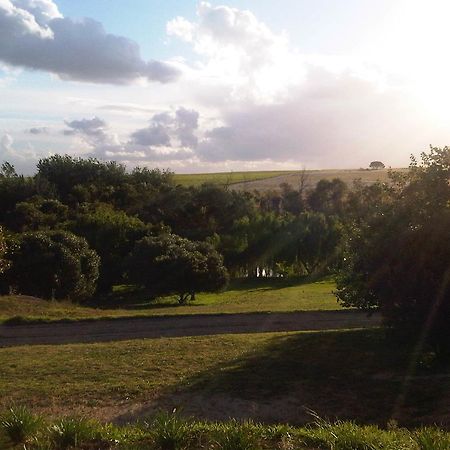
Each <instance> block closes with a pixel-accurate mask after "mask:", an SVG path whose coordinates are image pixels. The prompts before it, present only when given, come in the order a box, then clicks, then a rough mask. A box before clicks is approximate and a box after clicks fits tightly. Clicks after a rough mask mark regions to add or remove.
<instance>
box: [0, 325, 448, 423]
mask: <svg viewBox="0 0 450 450" xmlns="http://www.w3.org/2000/svg"><path fill="white" fill-rule="evenodd" d="M411 348H412V347H410V346H406V345H399V344H398V343H397V344H395V345H393V343H392V342H390V341H389V340H388V338H386V337H385V336H384V334H383V331H382V330H356V331H335V332H332V331H330V332H315V333H306V332H304V333H269V334H248V335H221V336H204V337H188V338H161V339H152V340H134V341H124V342H114V343H104V344H75V345H59V346H33V347H25V346H24V347H15V348H4V349H0V361H1V370H0V408H5V407H6V406H8V405H9V404H11V403H12V402H15V403H20V404H25V405H28V406H33V408H35V409H36V410H38V411H40V412H43V413H45V414H48V415H50V416H52V415H61V414H75V413H77V414H88V415H89V416H91V417H96V418H99V419H101V420H115V421H118V422H126V421H129V420H135V419H137V418H139V417H143V416H146V415H149V414H153V413H154V412H155V411H157V410H159V409H166V410H171V409H172V408H173V407H181V408H182V410H183V413H184V414H186V415H194V416H196V417H199V418H205V419H211V420H223V419H227V418H228V417H235V418H237V419H240V418H248V417H252V418H254V419H255V420H262V421H265V422H271V423H274V422H290V423H292V424H301V423H304V422H305V421H306V422H307V421H309V420H310V415H309V414H308V412H307V408H310V409H312V410H314V411H316V412H317V413H318V414H319V415H320V416H322V417H329V418H335V417H338V418H340V419H351V420H353V419H354V420H356V421H358V422H361V423H377V424H381V425H386V423H387V422H388V421H389V420H391V419H395V420H398V421H399V423H400V424H406V425H417V424H421V423H438V424H439V423H440V424H442V425H443V426H447V427H448V426H450V411H449V405H450V401H449V400H450V398H449V393H450V370H449V368H447V369H444V368H442V367H437V366H434V365H433V364H432V363H431V362H430V361H428V360H427V356H425V357H423V358H421V359H420V360H419V363H418V367H417V368H416V372H413V371H412V370H411V367H410V361H411V351H412V350H411Z"/></svg>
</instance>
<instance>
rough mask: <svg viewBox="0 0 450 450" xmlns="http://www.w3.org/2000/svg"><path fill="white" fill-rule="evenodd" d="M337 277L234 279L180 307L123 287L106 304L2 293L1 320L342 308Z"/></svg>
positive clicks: (31, 320)
mask: <svg viewBox="0 0 450 450" xmlns="http://www.w3.org/2000/svg"><path fill="white" fill-rule="evenodd" d="M334 288H335V284H334V282H333V281H332V280H324V281H317V282H313V283H304V284H297V285H290V284H287V283H286V281H283V280H281V279H280V280H255V281H253V280H244V281H238V282H232V283H231V284H230V287H229V289H228V290H226V291H225V292H222V293H218V294H206V293H201V294H198V295H197V296H196V300H195V301H194V302H192V303H190V304H189V305H186V306H179V305H178V303H177V301H176V299H175V298H173V297H167V298H162V299H158V300H157V301H154V302H149V301H148V298H146V297H145V295H142V294H139V293H136V292H133V291H130V290H129V289H126V288H125V287H122V288H118V289H117V290H116V291H115V293H114V295H113V296H112V298H111V299H110V300H108V302H103V303H102V305H101V306H98V305H95V306H81V305H77V304H73V303H70V302H60V301H46V300H41V299H36V298H34V297H27V296H5V297H0V322H5V321H12V322H34V321H58V320H82V319H104V318H119V317H146V316H155V315H178V314H182V315H187V314H235V313H249V312H291V311H318V310H338V309H341V307H340V306H339V304H338V303H337V300H336V297H335V296H334V294H333V289H334Z"/></svg>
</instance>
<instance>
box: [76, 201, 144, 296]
mask: <svg viewBox="0 0 450 450" xmlns="http://www.w3.org/2000/svg"><path fill="white" fill-rule="evenodd" d="M70 229H71V231H73V232H74V233H75V234H77V235H79V236H82V237H84V238H85V239H86V240H87V242H88V243H89V246H90V247H91V248H92V249H94V250H95V251H96V252H97V254H98V255H99V256H100V259H101V264H100V275H99V279H98V288H99V290H100V291H102V292H107V291H109V290H110V289H111V288H112V286H113V284H120V283H121V282H122V281H123V280H122V274H123V270H124V260H125V258H126V257H127V255H128V254H129V253H130V252H131V250H132V249H133V247H134V244H135V243H136V241H138V240H139V239H142V237H143V236H145V234H146V233H147V231H148V229H149V227H148V226H147V225H145V224H144V223H143V222H142V221H141V220H139V219H138V218H137V217H131V216H128V215H127V214H126V213H125V212H123V211H117V210H115V209H113V208H111V207H110V206H108V205H100V206H98V207H97V208H95V209H94V210H93V211H86V212H82V213H80V214H78V215H77V216H76V218H75V220H74V221H73V222H72V223H71V224H70Z"/></svg>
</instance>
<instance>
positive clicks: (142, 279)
mask: <svg viewBox="0 0 450 450" xmlns="http://www.w3.org/2000/svg"><path fill="white" fill-rule="evenodd" d="M128 275H129V278H130V280H131V281H132V282H134V283H136V284H138V285H142V286H145V287H146V288H147V289H149V291H150V292H151V293H152V294H153V295H155V296H161V295H172V294H176V295H178V299H179V303H180V304H185V303H186V302H187V301H188V299H189V298H191V299H193V298H194V297H195V293H196V292H199V291H204V292H214V291H217V290H219V289H221V288H222V287H224V286H225V284H226V283H227V279H228V273H227V270H226V269H225V267H224V265H223V260H222V257H221V255H220V254H219V253H218V252H217V251H216V250H214V248H213V247H212V246H211V245H209V244H207V243H204V242H193V241H189V240H188V239H185V238H182V237H180V236H177V235H174V234H165V235H161V236H156V237H145V238H143V239H142V240H140V241H139V242H137V243H136V246H135V248H134V250H133V252H132V254H131V255H130V257H129V259H128Z"/></svg>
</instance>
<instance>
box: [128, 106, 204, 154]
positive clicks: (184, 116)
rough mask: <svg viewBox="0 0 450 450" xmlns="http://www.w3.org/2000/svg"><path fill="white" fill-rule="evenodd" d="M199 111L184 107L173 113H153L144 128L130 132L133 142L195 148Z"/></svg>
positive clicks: (155, 145)
mask: <svg viewBox="0 0 450 450" xmlns="http://www.w3.org/2000/svg"><path fill="white" fill-rule="evenodd" d="M198 118H199V113H198V112H197V111H194V110H189V109H186V108H179V109H178V110H176V111H175V114H173V113H168V112H163V113H158V114H155V115H154V116H153V117H152V119H151V120H150V125H149V126H148V127H146V128H142V129H139V130H136V131H135V132H134V133H132V134H131V142H132V143H133V144H138V145H144V146H154V147H160V146H166V147H172V146H173V145H174V141H175V145H179V146H181V147H187V148H195V147H196V146H197V142H198V139H197V136H196V135H195V133H196V130H197V128H198Z"/></svg>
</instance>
